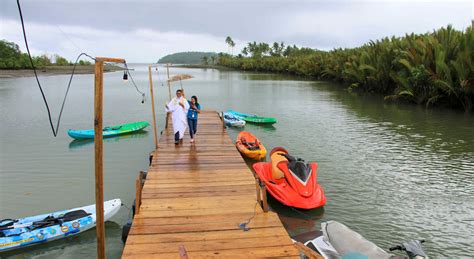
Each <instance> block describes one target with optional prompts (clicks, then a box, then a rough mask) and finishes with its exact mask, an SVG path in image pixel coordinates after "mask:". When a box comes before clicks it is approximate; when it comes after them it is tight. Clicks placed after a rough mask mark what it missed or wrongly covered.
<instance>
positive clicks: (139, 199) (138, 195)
mask: <svg viewBox="0 0 474 259" xmlns="http://www.w3.org/2000/svg"><path fill="white" fill-rule="evenodd" d="M140 176H141V175H140V174H139V175H138V176H137V179H136V180H135V191H136V192H135V215H138V214H139V213H140V205H141V203H142V179H140Z"/></svg>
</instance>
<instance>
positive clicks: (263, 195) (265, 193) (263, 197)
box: [260, 184, 268, 212]
mask: <svg viewBox="0 0 474 259" xmlns="http://www.w3.org/2000/svg"><path fill="white" fill-rule="evenodd" d="M260 188H262V199H263V212H268V202H267V189H266V188H265V184H263V185H260Z"/></svg>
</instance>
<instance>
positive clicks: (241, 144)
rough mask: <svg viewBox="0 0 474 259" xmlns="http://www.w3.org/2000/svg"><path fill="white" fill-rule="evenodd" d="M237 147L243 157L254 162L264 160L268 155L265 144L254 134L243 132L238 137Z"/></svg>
mask: <svg viewBox="0 0 474 259" xmlns="http://www.w3.org/2000/svg"><path fill="white" fill-rule="evenodd" d="M235 146H236V147H237V149H238V150H239V152H240V153H242V155H244V156H246V157H248V158H251V159H253V160H262V159H264V158H265V156H266V155H267V150H266V149H265V147H264V146H263V144H262V143H261V142H260V141H259V140H258V138H257V137H255V136H254V135H253V134H252V133H250V132H247V131H242V132H240V133H239V135H238V136H237V140H236V141H235Z"/></svg>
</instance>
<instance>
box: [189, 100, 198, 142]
mask: <svg viewBox="0 0 474 259" xmlns="http://www.w3.org/2000/svg"><path fill="white" fill-rule="evenodd" d="M188 103H189V107H190V108H189V110H188V125H189V135H190V136H191V143H193V142H194V135H195V134H196V131H197V121H198V113H200V112H201V105H199V103H198V99H197V97H196V96H195V95H193V96H192V97H191V101H188Z"/></svg>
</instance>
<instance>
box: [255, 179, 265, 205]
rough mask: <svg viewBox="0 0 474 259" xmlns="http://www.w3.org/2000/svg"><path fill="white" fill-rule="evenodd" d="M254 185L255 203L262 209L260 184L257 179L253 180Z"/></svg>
mask: <svg viewBox="0 0 474 259" xmlns="http://www.w3.org/2000/svg"><path fill="white" fill-rule="evenodd" d="M255 185H256V188H257V202H258V205H260V206H261V207H263V205H262V195H261V194H260V183H259V180H258V178H255Z"/></svg>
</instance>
